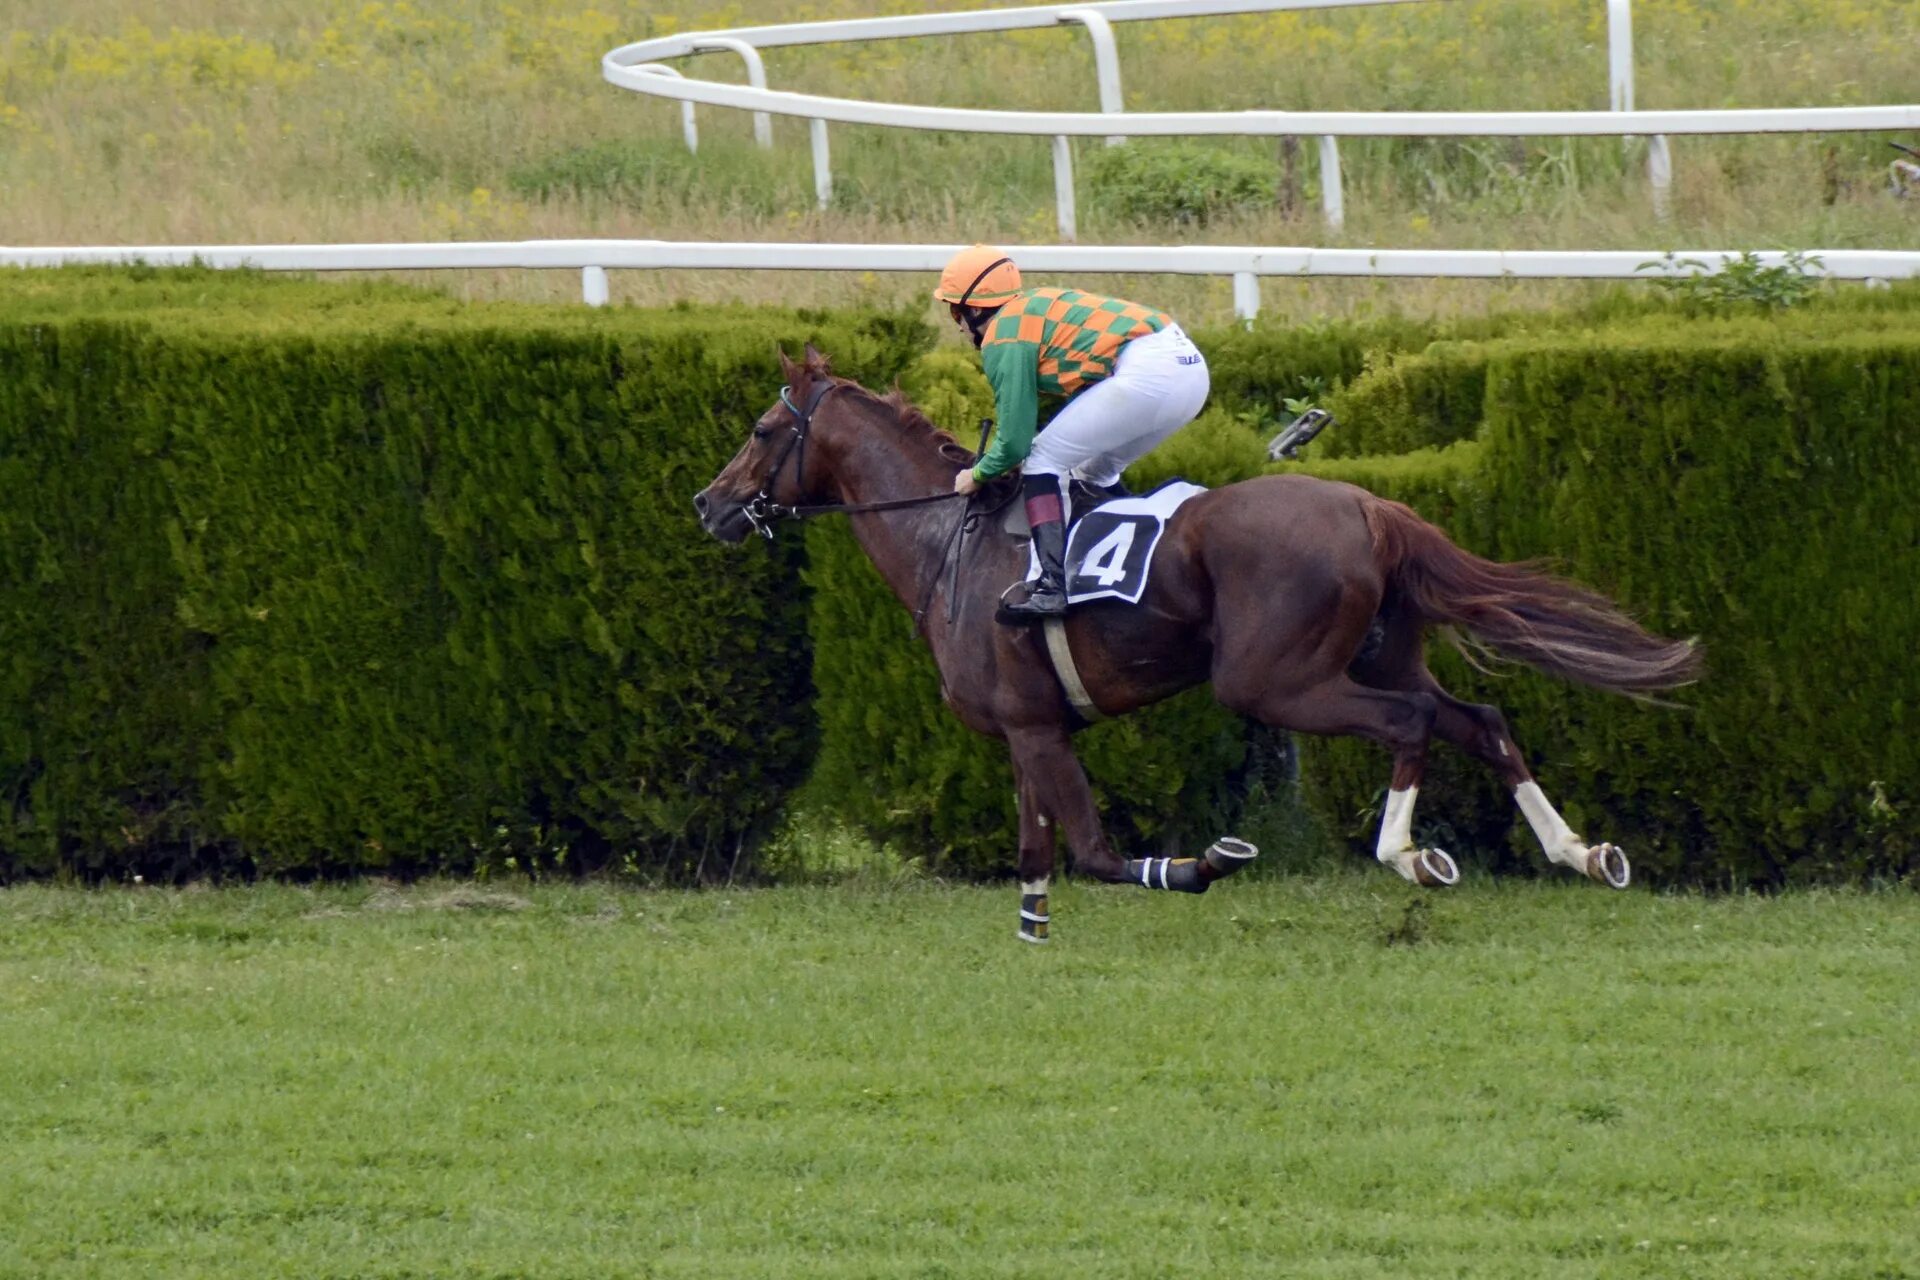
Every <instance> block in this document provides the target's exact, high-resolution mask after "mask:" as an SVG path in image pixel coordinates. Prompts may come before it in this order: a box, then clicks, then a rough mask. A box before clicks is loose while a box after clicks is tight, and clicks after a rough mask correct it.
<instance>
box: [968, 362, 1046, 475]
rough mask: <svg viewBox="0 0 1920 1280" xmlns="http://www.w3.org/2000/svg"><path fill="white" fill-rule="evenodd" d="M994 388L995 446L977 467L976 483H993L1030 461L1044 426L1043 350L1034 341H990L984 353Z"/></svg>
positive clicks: (984, 363)
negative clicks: (1041, 351)
mask: <svg viewBox="0 0 1920 1280" xmlns="http://www.w3.org/2000/svg"><path fill="white" fill-rule="evenodd" d="M980 360H981V365H982V367H983V368H984V369H985V370H986V374H987V382H988V383H989V384H991V385H992V387H993V401H994V414H995V417H994V428H993V444H992V445H991V446H990V447H989V448H988V449H987V452H986V455H985V456H984V457H982V458H981V459H980V461H979V462H978V463H976V464H975V465H974V468H973V478H974V479H976V480H982V481H985V480H991V479H993V477H995V476H997V475H1000V474H1001V473H1002V472H1006V471H1011V470H1013V469H1014V468H1016V467H1018V466H1019V465H1020V464H1021V463H1022V462H1025V461H1026V458H1027V454H1028V452H1029V451H1030V450H1031V449H1032V448H1033V435H1034V432H1035V431H1036V430H1037V429H1038V427H1039V425H1040V347H1039V344H1037V343H1032V342H989V343H987V344H986V345H985V346H984V347H982V348H981V350H980Z"/></svg>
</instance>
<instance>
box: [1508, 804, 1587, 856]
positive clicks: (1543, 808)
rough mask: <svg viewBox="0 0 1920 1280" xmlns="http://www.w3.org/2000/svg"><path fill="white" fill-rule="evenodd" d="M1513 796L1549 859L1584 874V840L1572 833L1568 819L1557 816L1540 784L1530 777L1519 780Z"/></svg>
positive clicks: (1585, 849) (1585, 844) (1585, 848)
mask: <svg viewBox="0 0 1920 1280" xmlns="http://www.w3.org/2000/svg"><path fill="white" fill-rule="evenodd" d="M1513 799H1514V802H1515V803H1516V804H1518V805H1519V806H1520V812H1521V813H1522V814H1524V815H1525V816H1526V819H1527V825H1528V826H1530V827H1532V828H1533V834H1534V835H1535V836H1536V837H1538V839H1539V841H1540V847H1541V849H1543V850H1545V852H1546V855H1547V859H1548V861H1550V862H1557V863H1559V864H1560V865H1561V866H1563V867H1572V868H1573V869H1574V870H1575V871H1578V872H1579V873H1580V874H1582V875H1585V874H1586V872H1587V843H1586V841H1584V840H1582V839H1581V838H1580V837H1579V836H1577V835H1575V834H1574V831H1573V828H1572V827H1570V826H1568V825H1567V820H1566V819H1565V818H1563V817H1561V816H1560V811H1559V810H1557V809H1555V808H1554V807H1553V806H1552V805H1551V804H1549V803H1547V796H1546V793H1545V792H1544V791H1542V790H1540V784H1539V783H1537V782H1532V781H1528V782H1523V783H1521V784H1520V785H1519V786H1517V787H1515V788H1514V789H1513Z"/></svg>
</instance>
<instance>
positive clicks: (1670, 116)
mask: <svg viewBox="0 0 1920 1280" xmlns="http://www.w3.org/2000/svg"><path fill="white" fill-rule="evenodd" d="M1422 2H1424V0H1108V2H1107V3H1095V4H1078V5H1036V6H1032V7H1029V8H1021V9H1000V10H986V11H977V12H969V13H937V14H917V15H909V16H905V17H892V18H862V19H851V20H845V21H837V22H811V23H785V24H779V25H774V26H758V27H738V28H733V29H730V30H726V31H708V32H689V33H686V34H683V35H674V36H661V37H657V38H655V39H651V40H642V41H639V42H637V43H634V44H628V45H622V46H621V47H620V48H617V49H614V50H612V51H610V52H609V53H607V55H606V56H605V57H604V58H602V59H601V75H602V76H603V77H605V79H606V80H607V81H608V82H610V83H612V84H615V85H618V86H619V87H621V88H623V89H631V90H633V91H635V92H637V93H644V94H650V95H653V96H655V97H663V98H671V99H676V100H678V101H679V102H680V104H681V113H682V120H683V128H684V130H685V134H686V141H687V145H688V147H690V148H697V147H698V146H699V130H698V125H697V123H696V120H695V116H694V104H696V103H706V104H708V105H711V106H722V107H733V108H738V109H740V110H746V111H752V112H754V136H755V137H756V138H757V139H758V140H759V142H760V145H761V146H763V147H770V146H771V145H772V131H771V126H770V120H769V117H770V116H771V115H787V116H796V117H800V118H804V119H806V120H808V121H809V122H810V125H809V133H810V136H811V139H812V147H813V171H814V191H815V195H816V198H817V199H818V201H819V203H820V205H821V206H822V207H823V208H824V207H825V206H826V205H827V204H828V203H829V201H830V200H831V199H832V195H833V172H832V165H831V157H830V155H829V152H828V143H827V124H828V122H829V121H834V122H839V123H843V124H865V125H879V126H882V127H887V128H896V129H938V130H950V131H955V132H963V133H967V132H970V133H998V134H1025V135H1029V136H1033V137H1048V136H1050V137H1052V139H1053V164H1054V202H1055V217H1056V220H1057V223H1058V226H1059V232H1060V238H1061V239H1062V240H1066V241H1072V240H1074V239H1075V238H1076V227H1075V223H1076V213H1075V206H1074V184H1073V151H1072V147H1071V146H1070V145H1069V139H1071V138H1073V137H1088V136H1104V137H1105V138H1106V140H1107V142H1108V144H1109V145H1111V144H1115V143H1118V142H1122V141H1124V140H1125V139H1126V138H1127V137H1130V136H1156V137H1166V136H1208V135H1211V136H1233V137H1280V136H1292V137H1315V136H1317V137H1318V138H1319V140H1320V166H1321V183H1320V185H1321V198H1322V207H1323V212H1324V215H1325V218H1326V221H1327V223H1328V225H1329V226H1331V227H1334V228H1338V227H1340V226H1341V225H1342V223H1343V222H1344V220H1345V197H1344V194H1343V191H1342V184H1341V179H1340V150H1339V139H1341V138H1343V137H1479V138H1485V137H1573V136H1596V135H1598V136H1616V137H1621V138H1628V137H1637V136H1644V137H1645V138H1646V139H1647V176H1648V184H1649V187H1650V188H1651V192H1652V198H1653V204H1654V210H1655V212H1656V213H1657V214H1658V215H1660V216H1661V217H1665V216H1666V212H1667V206H1668V193H1669V189H1670V188H1671V185H1672V181H1673V156H1672V151H1671V148H1670V147H1669V145H1668V142H1667V138H1668V135H1670V134H1755V133H1841V132H1855V131H1879V130H1896V129H1898V130H1907V129H1920V104H1906V105H1896V106H1863V107H1821V108H1765V109H1748V110H1722V111H1638V110H1635V109H1634V94H1633V15H1632V7H1631V0H1606V5H1607V25H1608V38H1607V49H1608V67H1609V74H1608V78H1609V91H1608V102H1609V103H1610V104H1611V106H1612V108H1613V109H1612V110H1610V111H1511V112H1491V111H1465V112H1391V111H1374V112H1358V111H1292V112H1290V111H1227V112H1219V111H1184V112H1137V111H1126V110H1124V109H1123V98H1122V93H1121V83H1120V64H1119V56H1118V53H1117V51H1116V48H1115V45H1114V41H1113V30H1112V24H1113V23H1115V22H1137V21H1148V20H1155V19H1164V18H1197V17H1218V16H1223V15H1229V14H1246V13H1264V12H1275V11H1298V10H1310V9H1338V8H1356V7H1362V6H1371V5H1382V4H1411V3H1422ZM1061 24H1077V25H1079V26H1082V27H1084V28H1085V29H1086V31H1087V33H1088V35H1089V37H1090V38H1091V40H1092V43H1093V51H1094V65H1095V74H1096V78H1097V81H1098V84H1099V91H1100V105H1101V110H1100V111H1098V112H1064V111H995V110H976V109H970V108H958V107H926V106H914V105H909V104H905V103H886V102H862V101H857V100H854V99H849V98H831V97H821V96H817V95H812V94H803V93H791V92H784V91H779V90H773V89H769V88H768V87H767V83H766V68H765V65H764V63H763V62H762V60H761V57H760V53H759V51H760V50H761V49H766V48H775V47H782V46H792V45H807V44H831V43H839V42H854V41H865V40H896V39H904V38H908V37H915V36H939V35H961V34H970V33H978V32H990V31H1019V30H1030V29H1033V28H1039V27H1053V26H1059V25H1061ZM707 52H731V53H734V54H736V55H738V56H740V57H741V58H743V59H744V60H745V62H746V68H747V79H748V83H747V84H745V85H733V84H721V83H717V82H714V81H710V80H698V79H693V78H689V77H687V76H685V75H683V74H682V73H681V72H680V71H679V70H677V69H676V68H673V67H670V66H667V65H666V64H665V63H664V62H663V61H662V59H666V58H683V57H689V56H692V55H695V54H700V53H707ZM1121 129H1124V132H1119V131H1118V130H1121Z"/></svg>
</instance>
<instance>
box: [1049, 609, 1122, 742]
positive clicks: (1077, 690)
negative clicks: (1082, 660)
mask: <svg viewBox="0 0 1920 1280" xmlns="http://www.w3.org/2000/svg"><path fill="white" fill-rule="evenodd" d="M1040 625H1041V627H1042V628H1043V629H1044V630H1045V631H1046V633H1047V657H1048V658H1049V659H1051V660H1052V662H1053V674H1054V675H1056V676H1058V677H1059V678H1060V687H1061V688H1062V689H1064V690H1065V691H1066V694H1067V701H1068V702H1070V703H1072V704H1073V709H1074V711H1075V712H1077V713H1078V714H1079V716H1080V718H1081V719H1082V720H1085V721H1086V722H1087V723H1088V724H1095V723H1098V722H1099V721H1101V720H1105V719H1106V718H1107V716H1106V713H1105V712H1103V711H1101V710H1100V708H1099V707H1096V706H1094V705H1093V697H1092V695H1091V694H1089V693H1088V692H1087V686H1086V685H1084V684H1082V683H1081V682H1080V669H1079V668H1078V667H1076V666H1074V665H1073V650H1072V649H1071V648H1069V647H1068V646H1067V624H1066V622H1065V621H1064V620H1062V619H1060V618H1047V619H1046V620H1044V621H1043V622H1042V623H1041V624H1040Z"/></svg>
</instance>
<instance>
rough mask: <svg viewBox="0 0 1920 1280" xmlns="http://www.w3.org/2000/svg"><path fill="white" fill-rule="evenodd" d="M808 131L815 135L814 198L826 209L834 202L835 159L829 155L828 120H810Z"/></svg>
mask: <svg viewBox="0 0 1920 1280" xmlns="http://www.w3.org/2000/svg"><path fill="white" fill-rule="evenodd" d="M807 131H808V132H809V133H810V134H812V136H813V198H814V199H815V200H816V201H818V202H819V205H820V207H821V209H823V210H824V209H825V208H826V207H827V206H828V205H830V204H832V203H833V161H832V159H831V158H830V157H829V156H828V155H827V122H826V121H825V120H809V121H807Z"/></svg>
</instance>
